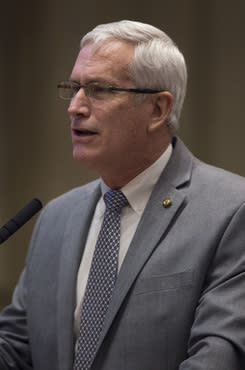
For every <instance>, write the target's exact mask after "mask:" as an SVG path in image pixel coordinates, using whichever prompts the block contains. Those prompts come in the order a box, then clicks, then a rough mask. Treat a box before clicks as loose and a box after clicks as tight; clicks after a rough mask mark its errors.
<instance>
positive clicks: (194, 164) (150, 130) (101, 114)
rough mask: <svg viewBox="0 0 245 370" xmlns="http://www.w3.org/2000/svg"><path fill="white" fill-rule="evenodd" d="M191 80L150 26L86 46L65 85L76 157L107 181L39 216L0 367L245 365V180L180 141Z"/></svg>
mask: <svg viewBox="0 0 245 370" xmlns="http://www.w3.org/2000/svg"><path fill="white" fill-rule="evenodd" d="M186 80H187V74H186V67H185V62H184V58H183V56H182V54H181V53H180V51H179V50H178V48H177V47H176V46H175V45H174V43H173V42H172V40H171V39H170V38H169V37H168V36H167V35H166V34H165V33H163V32H162V31H160V30H158V29H156V28H154V27H152V26H149V25H146V24H142V23H138V22H130V21H122V22H116V23H111V24H107V25H101V26H98V27H96V28H95V29H94V30H93V31H91V32H90V33H88V34H87V35H86V36H85V37H84V38H83V40H82V42H81V50H80V53H79V55H78V58H77V60H76V62H75V65H74V68H73V70H72V73H71V76H70V79H69V81H63V82H61V83H60V84H59V85H58V87H59V90H60V95H61V97H63V98H68V99H71V101H70V105H69V108H68V112H69V115H70V120H71V132H72V141H73V156H74V159H75V160H76V161H78V162H79V163H81V164H82V165H84V166H86V167H88V168H91V169H93V170H96V171H97V172H98V173H99V174H100V176H101V180H97V181H95V182H93V183H90V184H88V185H85V186H83V187H80V188H77V189H74V190H72V191H71V192H69V193H67V194H65V195H63V196H61V197H59V198H57V199H55V200H53V201H52V202H50V203H49V204H48V205H47V206H46V208H45V209H44V211H43V212H42V214H41V216H40V218H39V220H38V222H37V225H36V227H35V230H34V233H33V237H32V241H31V246H30V251H29V254H28V257H27V263H26V268H25V270H24V272H23V274H22V276H21V278H20V281H19V283H18V285H17V288H16V290H15V293H14V296H13V302H12V304H11V305H10V306H9V307H8V308H6V309H5V311H4V312H3V314H2V318H1V322H0V365H1V366H0V368H1V370H5V369H35V370H44V369H45V370H56V369H57V370H71V369H72V368H74V369H93V370H153V369H154V370H158V369H159V370H160V369H161V370H177V369H179V370H204V369H205V370H207V369H209V370H242V369H244V361H245V356H244V353H245V232H244V224H245V181H244V179H242V178H241V177H239V176H236V175H232V174H229V173H228V172H226V171H223V170H220V169H216V168H214V167H211V166H208V165H206V164H204V163H202V162H200V161H199V160H197V159H196V158H195V157H193V155H192V154H191V153H190V152H189V151H188V149H187V148H186V147H185V146H184V144H183V143H182V142H181V141H180V139H178V138H177V137H176V130H177V127H178V121H179V116H180V112H181V107H182V103H183V100H184V95H185V89H186ZM108 194H109V195H108ZM115 196H116V197H119V198H116V201H115V202H114V199H115V198H114V197H115ZM105 203H106V205H105ZM112 203H113V207H114V206H115V204H114V203H117V205H118V204H119V203H120V207H122V209H120V210H119V209H117V210H115V208H113V207H112V206H111V204H112ZM121 203H122V204H121ZM112 208H113V209H112ZM119 227H120V231H119ZM100 229H101V231H100Z"/></svg>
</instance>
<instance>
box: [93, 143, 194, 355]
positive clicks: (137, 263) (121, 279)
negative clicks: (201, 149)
mask: <svg viewBox="0 0 245 370" xmlns="http://www.w3.org/2000/svg"><path fill="white" fill-rule="evenodd" d="M192 158H193V157H192V155H191V153H190V152H189V151H188V150H187V149H186V148H185V146H184V144H183V143H182V142H178V143H177V144H176V148H175V150H174V153H173V155H172V157H171V159H170V161H169V163H168V166H167V167H166V169H165V170H164V172H163V174H162V175H161V177H160V179H159V181H158V183H157V185H156V186H155V188H154V190H153V193H152V195H151V198H150V200H149V202H148V204H147V206H146V209H145V211H144V214H143V216H142V218H141V221H140V223H139V225H138V228H137V230H136V233H135V235H134V238H133V240H132V242H131V245H130V247H129V250H128V252H127V255H126V257H125V259H124V262H123V264H122V267H121V270H120V273H119V276H118V279H117V282H116V285H115V288H114V291H113V295H112V299H111V303H110V306H109V308H108V312H107V315H106V319H105V323H104V327H103V330H102V333H101V336H100V340H99V343H98V347H97V350H98V349H99V347H100V345H101V344H102V342H103V340H104V337H105V336H106V334H107V332H108V330H109V328H110V326H111V324H112V321H113V319H114V318H115V315H116V314H117V312H118V310H119V308H120V306H121V304H122V302H123V300H124V299H125V297H126V295H127V293H128V291H129V289H130V288H131V286H132V284H133V283H134V281H135V279H136V278H137V276H138V274H139V273H140V271H141V269H142V267H143V266H144V264H145V263H146V261H147V260H148V259H149V257H150V256H151V254H152V253H153V251H154V249H155V248H156V247H157V244H158V243H159V241H160V240H161V239H163V238H164V237H165V235H166V233H168V232H169V231H170V230H171V227H172V225H173V222H174V220H175V218H176V217H178V215H179V213H180V211H181V209H182V207H183V206H184V205H185V202H186V193H185V185H186V184H187V183H188V182H189V181H190V177H191V169H192V165H193V163H192V162H193V161H192ZM180 189H181V190H180ZM166 198H169V199H171V202H172V203H171V206H170V207H166V208H165V207H164V206H163V201H164V199H166Z"/></svg>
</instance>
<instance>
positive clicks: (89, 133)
mask: <svg viewBox="0 0 245 370" xmlns="http://www.w3.org/2000/svg"><path fill="white" fill-rule="evenodd" d="M72 132H73V134H74V135H75V136H93V135H96V134H97V132H95V131H90V130H86V129H79V130H78V129H72Z"/></svg>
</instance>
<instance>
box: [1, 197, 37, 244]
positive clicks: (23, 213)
mask: <svg viewBox="0 0 245 370" xmlns="http://www.w3.org/2000/svg"><path fill="white" fill-rule="evenodd" d="M42 207H43V205H42V203H41V201H40V200H39V199H37V198H35V199H32V201H31V202H29V203H28V204H27V205H26V206H25V207H24V208H22V209H21V210H20V211H19V212H18V213H17V215H15V216H14V217H13V218H11V220H9V221H8V222H7V223H6V224H5V225H4V226H3V227H1V229H0V244H2V243H3V242H4V241H5V240H7V239H8V238H9V237H10V236H11V235H12V234H14V233H15V232H16V231H17V230H18V229H19V228H20V227H21V226H23V225H24V224H25V223H26V222H27V221H29V220H30V218H32V216H34V215H35V214H36V213H37V212H38V211H40V209H41V208H42Z"/></svg>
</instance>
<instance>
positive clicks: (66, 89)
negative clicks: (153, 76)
mask: <svg viewBox="0 0 245 370" xmlns="http://www.w3.org/2000/svg"><path fill="white" fill-rule="evenodd" d="M57 87H58V91H59V97H60V98H62V99H65V100H71V99H72V98H73V97H74V96H75V95H76V94H77V93H78V91H79V90H80V89H84V92H85V95H86V96H87V97H89V98H93V99H96V100H103V99H105V98H106V97H107V96H109V95H110V94H111V93H112V92H114V91H115V92H117V91H119V92H120V91H126V92H129V93H137V94H156V93H159V92H162V91H165V90H152V89H127V88H123V87H116V86H110V85H106V84H103V83H99V82H90V83H88V84H86V85H81V84H79V83H78V82H75V81H61V82H59V83H58V85H57Z"/></svg>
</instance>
